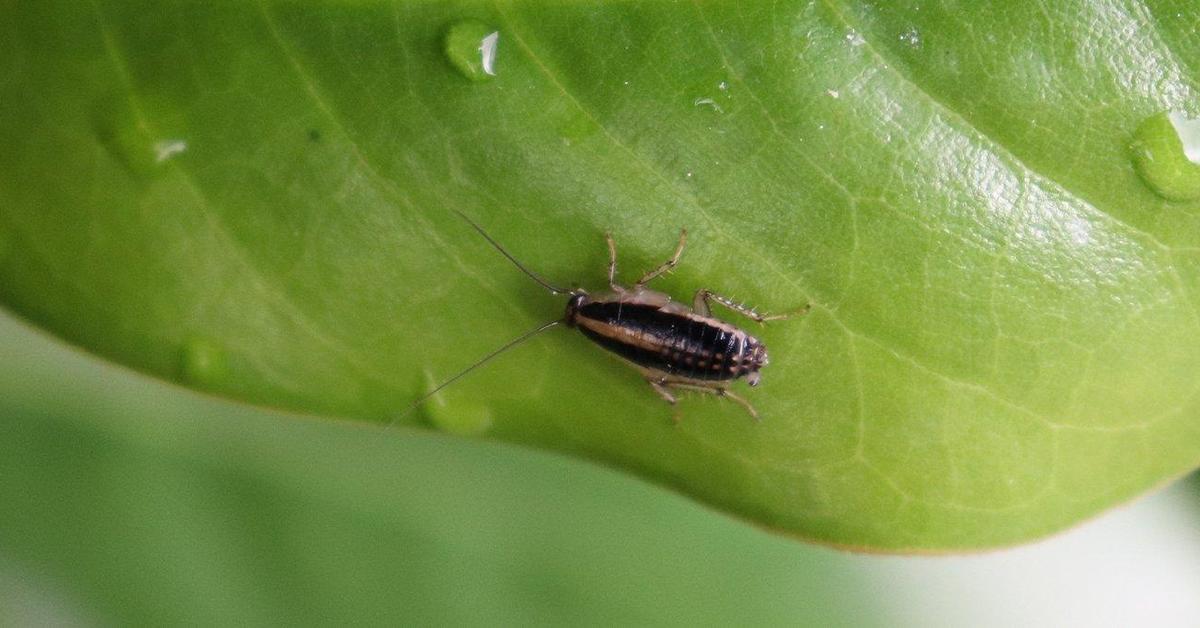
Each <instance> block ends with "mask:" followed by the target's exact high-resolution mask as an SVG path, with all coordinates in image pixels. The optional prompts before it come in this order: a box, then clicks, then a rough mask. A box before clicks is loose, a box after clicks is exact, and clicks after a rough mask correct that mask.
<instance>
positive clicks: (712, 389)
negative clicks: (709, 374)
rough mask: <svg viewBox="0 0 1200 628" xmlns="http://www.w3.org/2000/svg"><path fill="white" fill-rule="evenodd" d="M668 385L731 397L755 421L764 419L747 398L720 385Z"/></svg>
mask: <svg viewBox="0 0 1200 628" xmlns="http://www.w3.org/2000/svg"><path fill="white" fill-rule="evenodd" d="M667 385H668V386H670V387H671V388H679V389H681V390H695V391H698V392H702V393H708V394H710V395H716V396H718V397H725V398H726V399H731V400H733V401H735V402H737V403H738V405H740V406H742V407H743V408H745V409H746V412H748V413H750V417H751V418H753V419H754V420H755V421H761V420H762V419H760V418H759V416H758V412H757V411H755V409H754V406H752V405H750V402H749V401H746V400H745V399H743V398H741V397H739V396H737V395H735V394H733V393H731V392H729V389H728V388H720V387H715V386H714V387H709V386H699V385H696V384H680V383H669V384H667Z"/></svg>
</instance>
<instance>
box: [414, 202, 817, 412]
mask: <svg viewBox="0 0 1200 628" xmlns="http://www.w3.org/2000/svg"><path fill="white" fill-rule="evenodd" d="M458 215H459V216H461V217H462V218H463V220H465V221H467V223H468V224H470V225H471V226H472V227H474V228H475V230H476V231H478V232H479V234H480V235H481V236H483V237H484V239H485V240H487V241H488V243H489V244H491V245H492V246H493V247H495V248H496V250H497V251H499V252H500V253H501V254H502V255H504V257H506V258H507V259H508V261H510V262H512V263H513V265H514V266H516V267H517V268H518V269H519V270H520V271H521V272H523V273H525V274H526V275H527V276H529V278H530V279H532V280H534V281H536V282H537V283H538V284H540V285H541V286H542V287H544V288H546V289H547V290H549V291H550V292H551V293H553V294H566V295H569V299H568V301H567V307H566V312H565V314H564V315H563V317H562V318H561V319H556V320H553V321H550V322H548V323H546V324H544V325H542V326H540V327H538V328H536V329H534V330H532V331H529V332H526V333H525V334H523V335H521V336H519V337H517V338H515V339H513V340H511V341H509V342H508V343H507V344H505V345H504V346H502V347H500V348H499V349H497V350H495V351H493V352H492V353H490V354H488V355H487V356H485V357H483V358H482V359H480V360H479V361H477V362H476V363H475V364H472V365H471V366H469V367H467V368H466V369H465V370H463V371H462V372H460V373H458V374H457V375H455V376H454V377H452V378H450V379H449V380H448V381H446V382H443V383H442V384H441V385H439V386H438V387H437V388H435V389H434V390H432V391H430V392H429V393H428V394H426V395H424V396H423V397H421V398H420V399H418V400H417V401H416V402H415V403H414V404H413V406H412V407H415V406H416V405H419V404H420V403H422V402H423V401H425V400H426V399H428V398H429V397H431V396H433V395H434V394H436V393H437V392H439V391H440V390H442V389H443V388H445V387H446V386H449V385H450V384H452V383H454V381H456V380H457V379H459V378H460V377H462V376H464V375H466V374H467V373H469V372H471V371H472V370H474V369H475V368H477V367H479V366H481V365H483V364H484V363H485V362H487V361H489V360H491V359H492V358H494V357H496V356H497V355H500V354H501V353H503V352H505V351H507V350H508V349H510V348H512V347H514V346H516V345H518V344H520V343H521V342H524V341H525V340H528V339H529V338H531V337H533V336H534V335H537V334H539V333H541V332H543V331H546V330H547V329H550V328H551V327H554V326H556V325H559V324H562V325H566V326H567V327H570V328H574V329H578V330H579V331H580V332H582V333H583V335H584V336H585V337H587V338H588V339H589V340H591V341H592V342H594V343H596V344H597V345H599V346H600V347H602V348H604V349H606V350H608V351H610V352H612V353H614V354H616V355H617V356H618V357H620V358H621V359H623V360H624V361H626V362H628V363H629V364H631V365H633V366H634V367H635V368H637V369H638V370H639V371H640V372H641V373H642V376H643V377H644V378H645V380H646V382H647V383H648V384H649V385H650V387H651V388H652V389H654V392H656V393H658V395H659V396H660V397H662V398H663V400H665V401H666V402H667V403H669V404H671V405H672V406H676V402H677V398H676V395H675V393H676V392H677V391H681V390H693V391H699V392H702V393H708V394H712V395H716V396H718V397H724V398H726V399H730V400H732V401H735V402H737V403H738V404H739V405H741V406H742V407H743V408H745V410H746V412H748V413H749V414H750V416H751V417H753V418H754V419H756V420H757V419H758V418H759V416H758V412H757V411H755V409H754V406H752V405H750V402H749V401H747V400H745V399H744V398H742V397H740V396H738V395H736V394H734V393H733V392H731V391H730V390H729V386H730V384H732V383H733V382H734V381H736V380H738V379H741V378H745V380H746V383H747V384H749V385H750V386H757V385H758V383H759V381H760V375H759V370H760V369H762V368H763V367H764V366H766V365H767V361H768V359H767V348H766V346H765V345H764V344H763V343H762V341H760V340H759V339H758V338H755V337H754V336H751V335H750V334H748V333H746V332H745V331H743V330H742V329H739V328H738V327H736V326H734V325H731V324H729V323H727V322H725V321H722V320H720V319H718V318H715V317H714V316H713V315H712V305H713V304H717V305H720V306H722V307H725V308H728V309H729V310H731V311H733V312H736V313H738V314H741V315H743V316H745V317H747V318H749V319H751V320H753V321H756V322H758V323H766V322H767V321H774V320H782V319H786V318H790V317H792V316H796V315H800V314H804V313H805V312H807V311H808V310H809V306H808V305H805V306H804V307H801V308H799V309H797V310H795V311H792V312H788V313H785V314H760V313H758V312H756V311H755V310H754V309H753V308H749V307H746V306H745V305H742V304H739V303H735V302H734V301H732V300H731V299H728V298H726V297H723V296H720V295H717V294H714V293H713V292H712V291H710V290H708V289H701V290H699V291H697V292H696V295H695V298H694V299H693V300H692V305H691V307H688V306H687V305H685V304H683V303H680V302H678V301H674V300H672V299H671V297H670V295H668V294H666V293H663V292H658V291H655V290H651V289H649V288H647V287H646V286H647V285H648V284H649V283H650V282H651V281H653V280H654V279H656V278H658V277H659V276H661V275H663V274H664V273H667V272H668V271H670V270H671V269H673V268H675V266H676V265H677V264H678V263H679V258H680V256H681V255H683V247H684V245H685V244H686V243H687V230H686V229H684V230H682V231H680V233H679V244H678V246H676V247H675V253H674V254H673V255H672V256H671V258H670V259H668V260H667V261H665V262H663V263H662V264H659V265H658V266H657V267H656V268H653V269H651V270H649V271H647V272H646V273H644V274H643V275H642V276H641V278H640V279H638V280H637V282H636V283H634V284H633V286H630V287H626V286H623V285H621V284H619V283H617V247H616V244H615V242H614V241H613V238H612V235H611V234H605V240H606V242H607V244H608V288H609V289H608V290H605V291H602V292H596V293H589V292H587V291H586V290H584V289H582V288H574V289H567V288H560V287H557V286H555V285H553V284H550V283H549V282H547V281H546V280H544V279H542V277H541V276H539V275H538V274H537V273H534V272H533V271H531V270H529V269H528V268H526V267H525V265H524V264H522V263H521V262H520V261H518V260H517V259H516V258H515V257H513V255H512V254H511V253H509V252H508V250H507V249H505V248H504V247H503V246H501V245H500V243H499V242H497V241H496V240H495V239H493V238H492V236H491V235H489V234H488V233H487V232H486V231H485V230H484V229H483V227H481V226H479V224H478V223H476V222H475V221H474V220H471V219H470V218H469V217H467V215H466V214H463V213H462V212H458ZM412 407H410V410H411V408H412ZM674 419H675V421H676V422H678V421H679V413H678V410H677V409H676V411H675V413H674Z"/></svg>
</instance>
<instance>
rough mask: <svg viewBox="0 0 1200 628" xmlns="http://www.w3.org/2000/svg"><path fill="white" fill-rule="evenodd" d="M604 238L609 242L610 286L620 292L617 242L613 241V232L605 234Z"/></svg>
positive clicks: (614, 290)
mask: <svg viewBox="0 0 1200 628" xmlns="http://www.w3.org/2000/svg"><path fill="white" fill-rule="evenodd" d="M604 240H605V242H608V287H609V288H612V290H613V292H620V291H621V290H622V289H621V286H618V285H617V243H616V242H613V237H612V234H611V233H606V234H604Z"/></svg>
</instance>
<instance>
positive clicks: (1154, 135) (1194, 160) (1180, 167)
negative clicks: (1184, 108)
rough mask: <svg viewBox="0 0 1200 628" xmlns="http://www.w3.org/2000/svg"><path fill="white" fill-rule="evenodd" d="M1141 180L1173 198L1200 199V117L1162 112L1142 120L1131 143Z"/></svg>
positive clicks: (1164, 195)
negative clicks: (1198, 118) (1199, 118)
mask: <svg viewBox="0 0 1200 628" xmlns="http://www.w3.org/2000/svg"><path fill="white" fill-rule="evenodd" d="M1130 152H1131V153H1132V158H1133V165H1134V168H1135V169H1136V170H1137V173H1138V175H1139V176H1140V177H1141V178H1142V181H1144V182H1145V183H1146V185H1147V186H1149V187H1150V189H1151V190H1153V191H1154V192H1155V193H1156V194H1158V195H1159V196H1161V197H1163V198H1165V199H1168V200H1172V201H1194V200H1197V199H1200V120H1197V119H1192V118H1188V117H1187V116H1186V115H1184V114H1183V113H1181V112H1175V111H1171V112H1162V113H1159V114H1156V115H1153V116H1150V117H1149V118H1147V119H1146V120H1144V121H1143V122H1142V123H1141V125H1139V126H1138V128H1137V130H1136V131H1134V133H1133V142H1132V143H1131V144H1130Z"/></svg>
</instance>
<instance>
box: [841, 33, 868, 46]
mask: <svg viewBox="0 0 1200 628" xmlns="http://www.w3.org/2000/svg"><path fill="white" fill-rule="evenodd" d="M846 42H847V43H849V44H850V45H851V46H854V47H855V48H857V47H859V46H861V45H863V44H865V43H867V40H866V38H864V37H863V36H862V33H859V32H858V31H855V30H852V31H850V32H848V33H846Z"/></svg>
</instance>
